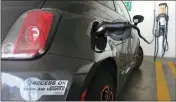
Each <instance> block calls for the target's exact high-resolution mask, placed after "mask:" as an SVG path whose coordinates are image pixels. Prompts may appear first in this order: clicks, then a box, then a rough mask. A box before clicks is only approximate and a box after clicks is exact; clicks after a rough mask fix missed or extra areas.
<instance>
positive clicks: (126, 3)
mask: <svg viewBox="0 0 176 102" xmlns="http://www.w3.org/2000/svg"><path fill="white" fill-rule="evenodd" d="M124 4H125V6H126V8H127V10H128V11H131V7H132V2H131V1H124Z"/></svg>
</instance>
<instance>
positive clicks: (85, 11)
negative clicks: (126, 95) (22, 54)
mask: <svg viewBox="0 0 176 102" xmlns="http://www.w3.org/2000/svg"><path fill="white" fill-rule="evenodd" d="M14 2H15V3H14ZM14 2H12V1H3V2H2V4H5V5H4V6H2V8H3V9H2V21H3V22H2V32H3V37H2V40H3V38H4V37H5V35H6V34H7V32H8V30H9V29H10V27H11V26H12V25H13V23H14V22H15V19H17V18H18V17H19V16H20V15H21V14H22V13H23V12H25V11H27V10H31V9H36V8H52V9H56V10H59V11H60V12H61V13H62V19H61V22H60V25H59V26H58V30H57V33H56V35H55V38H54V40H53V41H52V44H51V47H50V49H49V50H48V52H47V53H46V54H45V55H44V56H42V57H41V58H39V59H36V60H31V61H10V60H9V61H8V60H2V65H1V66H2V74H3V76H2V82H3V83H2V90H1V92H2V97H1V99H2V100H6V101H7V100H23V98H22V97H21V96H20V84H21V83H23V82H24V80H26V79H28V78H31V77H35V78H38V79H40V80H68V85H67V89H66V92H65V94H64V95H56V96H55V95H53V96H52V95H49V96H42V97H41V98H40V99H39V100H41V101H43V100H47V101H51V100H52V101H53V100H55V101H56V100H58V101H61V100H79V97H80V94H81V92H82V89H83V88H82V85H84V84H85V83H84V82H85V79H86V78H87V77H91V75H90V74H89V73H90V71H91V70H92V69H94V67H93V66H94V65H95V64H96V63H98V62H100V61H102V60H105V59H107V58H112V59H113V60H114V61H115V62H116V65H117V77H118V78H117V81H118V82H117V83H118V85H117V95H118V94H119V93H120V91H121V89H122V87H123V85H124V83H125V81H126V79H127V76H128V75H129V73H130V72H131V71H132V66H134V62H133V60H135V55H136V50H137V47H138V46H139V38H138V36H137V35H136V32H135V31H134V30H132V37H131V38H129V39H126V40H125V41H115V40H113V39H112V38H110V37H107V44H106V48H105V51H103V52H102V53H96V52H94V51H93V50H92V49H91V38H90V32H91V29H92V24H93V23H94V22H95V21H98V22H102V21H108V22H113V21H115V20H119V21H127V19H125V18H124V17H123V16H121V15H120V14H118V13H117V12H115V11H112V10H111V9H110V8H107V7H105V6H103V5H102V4H100V3H97V2H95V1H67V0H66V1H58V0H46V1H45V2H44V1H25V3H21V2H20V1H18V2H17V1H14ZM30 2H32V3H30ZM9 3H10V4H9ZM43 3H44V4H43ZM17 4H19V5H20V6H19V9H15V8H18V7H17ZM27 4H29V5H28V6H26V5H27ZM30 4H31V5H30ZM41 5H42V7H41ZM8 6H9V7H8ZM14 10H15V11H16V12H15V11H14ZM8 12H12V13H11V14H10V15H9V16H10V17H11V18H12V19H11V20H10V21H9V22H8V19H9V18H6V17H7V16H8ZM12 15H14V18H13V17H12ZM7 22H8V23H7ZM127 48H128V49H127ZM129 67H130V68H129ZM123 72H124V73H125V72H126V74H124V73H123ZM93 74H95V73H94V72H93ZM7 77H9V80H6V78H7ZM16 78H17V80H18V81H19V80H20V81H21V82H19V83H18V82H17V84H15V83H12V82H11V81H10V80H13V79H14V80H16ZM90 79H91V78H90ZM10 90H11V91H10ZM7 96H10V97H7Z"/></svg>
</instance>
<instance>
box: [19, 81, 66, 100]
mask: <svg viewBox="0 0 176 102" xmlns="http://www.w3.org/2000/svg"><path fill="white" fill-rule="evenodd" d="M67 83H68V80H40V79H38V78H28V79H26V80H25V81H24V82H23V83H22V85H21V87H20V94H21V97H22V98H23V99H24V100H26V101H36V100H38V99H40V97H41V96H42V95H64V93H65V90H66V87H67Z"/></svg>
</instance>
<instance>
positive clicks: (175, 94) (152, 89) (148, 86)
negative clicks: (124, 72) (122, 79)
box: [118, 56, 176, 101]
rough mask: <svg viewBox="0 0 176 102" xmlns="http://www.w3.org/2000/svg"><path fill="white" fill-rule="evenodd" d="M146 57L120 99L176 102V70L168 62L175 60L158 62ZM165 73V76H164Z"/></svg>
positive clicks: (131, 77)
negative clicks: (174, 101)
mask: <svg viewBox="0 0 176 102" xmlns="http://www.w3.org/2000/svg"><path fill="white" fill-rule="evenodd" d="M157 61H158V62H157V63H159V65H158V64H156V62H155V63H154V61H153V57H149V56H145V57H144V61H143V64H142V65H141V67H140V70H139V71H136V72H134V73H133V74H132V75H131V76H130V78H129V80H128V82H127V83H126V86H125V88H124V89H123V91H122V93H121V95H120V97H119V98H118V99H119V100H121V101H157V100H162V101H170V100H172V101H173V100H176V68H174V67H175V66H171V65H169V64H168V62H172V61H173V59H170V58H165V59H163V58H162V59H160V60H157ZM162 73H163V74H162Z"/></svg>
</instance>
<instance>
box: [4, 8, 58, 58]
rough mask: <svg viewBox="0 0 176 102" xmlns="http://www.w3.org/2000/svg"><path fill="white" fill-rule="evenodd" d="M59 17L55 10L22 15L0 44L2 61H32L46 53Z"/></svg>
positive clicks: (40, 10) (30, 12)
mask: <svg viewBox="0 0 176 102" xmlns="http://www.w3.org/2000/svg"><path fill="white" fill-rule="evenodd" d="M60 18H61V15H60V13H59V12H58V11H56V10H51V9H35V10H30V11H27V12H25V13H23V14H22V15H21V16H20V17H19V19H18V20H17V21H16V22H15V24H14V25H13V26H12V28H11V29H10V31H9V33H8V34H7V36H6V38H5V39H4V41H3V42H2V51H1V58H2V59H32V58H35V57H38V56H40V55H42V54H43V53H45V52H46V50H47V48H49V46H48V45H49V43H51V40H52V38H53V37H54V35H55V33H56V31H57V28H58V27H57V26H58V23H59V21H60Z"/></svg>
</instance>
